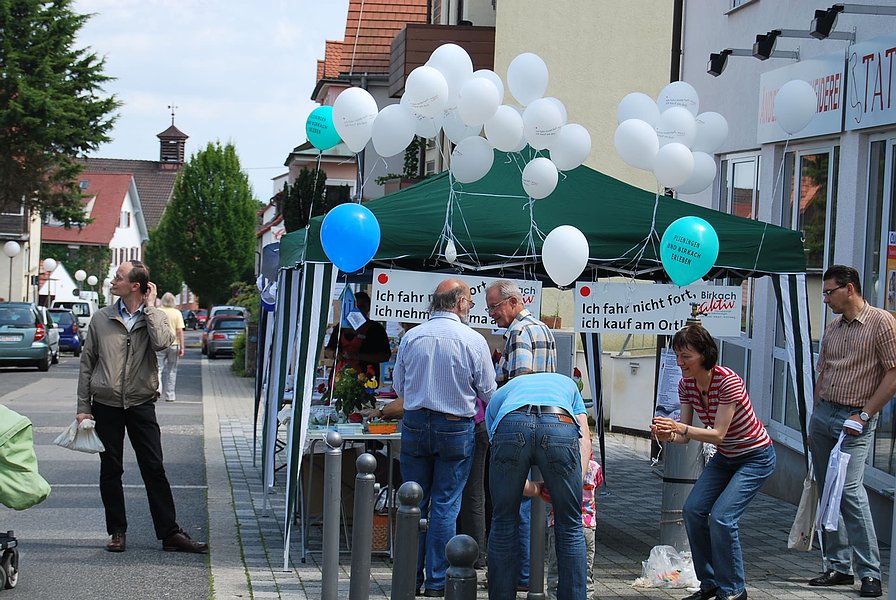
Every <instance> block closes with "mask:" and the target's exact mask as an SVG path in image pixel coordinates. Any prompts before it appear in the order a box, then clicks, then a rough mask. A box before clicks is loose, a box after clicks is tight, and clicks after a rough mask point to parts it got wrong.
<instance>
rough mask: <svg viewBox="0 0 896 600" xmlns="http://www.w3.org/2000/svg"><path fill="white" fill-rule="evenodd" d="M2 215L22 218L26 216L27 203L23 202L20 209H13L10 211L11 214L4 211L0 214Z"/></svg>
mask: <svg viewBox="0 0 896 600" xmlns="http://www.w3.org/2000/svg"><path fill="white" fill-rule="evenodd" d="M0 215H9V216H13V217H22V216H24V215H25V203H24V202H22V203H21V204H19V208H18V210H16V209H15V208H14V209H12V210H11V211H9V212H5V211H3V212H0Z"/></svg>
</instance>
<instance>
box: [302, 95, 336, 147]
mask: <svg viewBox="0 0 896 600" xmlns="http://www.w3.org/2000/svg"><path fill="white" fill-rule="evenodd" d="M305 135H307V136H308V141H309V142H311V145H313V146H314V147H315V148H317V149H318V150H329V149H330V148H332V147H333V146H335V145H336V144H338V143H339V142H341V141H342V138H341V137H339V134H338V133H336V125H335V124H334V123H333V107H332V106H318V107H317V108H315V109H314V110H312V111H311V114H310V115H308V120H307V121H305Z"/></svg>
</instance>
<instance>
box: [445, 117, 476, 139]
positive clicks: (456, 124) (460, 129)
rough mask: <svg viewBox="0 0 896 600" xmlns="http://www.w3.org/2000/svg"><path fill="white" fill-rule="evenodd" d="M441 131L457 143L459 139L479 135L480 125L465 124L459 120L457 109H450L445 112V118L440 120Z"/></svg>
mask: <svg viewBox="0 0 896 600" xmlns="http://www.w3.org/2000/svg"><path fill="white" fill-rule="evenodd" d="M442 131H444V132H445V136H446V137H447V138H448V139H449V140H451V141H452V142H454V143H455V144H459V143H460V142H461V140H465V139H467V138H469V137H473V136H474V135H479V132H480V131H482V125H467V124H465V123H464V122H463V121H461V119H460V115H459V114H457V111H456V110H452V111H448V112H446V113H445V118H444V119H443V120H442Z"/></svg>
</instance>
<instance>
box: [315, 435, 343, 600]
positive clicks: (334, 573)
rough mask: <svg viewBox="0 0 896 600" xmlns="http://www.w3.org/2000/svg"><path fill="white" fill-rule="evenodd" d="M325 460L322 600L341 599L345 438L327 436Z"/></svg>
mask: <svg viewBox="0 0 896 600" xmlns="http://www.w3.org/2000/svg"><path fill="white" fill-rule="evenodd" d="M324 442H325V443H326V445H327V452H326V456H324V527H323V541H322V544H323V556H322V557H321V586H320V597H321V600H337V599H338V598H339V507H340V503H341V502H342V436H341V435H339V432H338V431H329V432H327V437H326V438H325V439H324Z"/></svg>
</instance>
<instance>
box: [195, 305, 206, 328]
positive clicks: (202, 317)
mask: <svg viewBox="0 0 896 600" xmlns="http://www.w3.org/2000/svg"><path fill="white" fill-rule="evenodd" d="M207 322H208V311H207V310H205V309H204V308H200V309H199V310H197V311H196V324H197V325H198V326H199V327H201V328H202V329H205V324H206V323H207Z"/></svg>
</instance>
